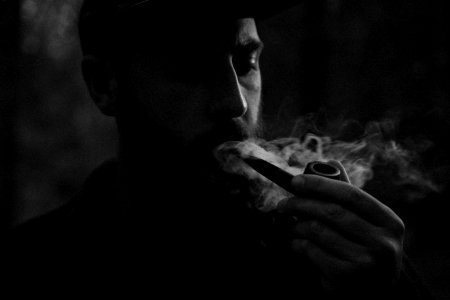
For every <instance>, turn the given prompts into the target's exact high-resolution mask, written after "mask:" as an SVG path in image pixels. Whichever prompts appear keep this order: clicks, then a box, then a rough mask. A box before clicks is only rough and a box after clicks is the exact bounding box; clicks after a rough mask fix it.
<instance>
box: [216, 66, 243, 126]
mask: <svg viewBox="0 0 450 300" xmlns="http://www.w3.org/2000/svg"><path fill="white" fill-rule="evenodd" d="M213 81H214V84H213V91H212V93H213V94H212V101H211V105H212V109H211V110H212V116H213V117H214V118H218V119H222V120H224V119H232V118H238V117H242V116H243V115H245V113H246V112H247V109H248V104H247V101H246V100H245V97H244V95H243V94H242V88H241V85H240V83H239V79H238V77H237V75H236V71H235V70H234V67H233V61H232V58H231V57H227V58H226V59H225V62H224V64H223V68H220V71H219V74H218V75H217V77H216V78H214V79H213Z"/></svg>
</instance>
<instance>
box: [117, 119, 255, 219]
mask: <svg viewBox="0 0 450 300" xmlns="http://www.w3.org/2000/svg"><path fill="white" fill-rule="evenodd" d="M119 125H120V124H119ZM137 125H138V124H136V126H130V127H128V128H129V129H128V130H127V128H124V127H120V126H119V130H121V131H120V137H121V143H120V144H121V147H120V148H121V154H120V157H121V158H120V159H119V160H122V161H124V162H125V165H126V166H127V174H128V175H127V177H129V178H130V177H132V180H131V185H132V190H133V191H134V194H135V197H134V198H141V197H136V196H137V194H140V195H143V194H144V195H145V194H147V195H148V198H150V197H153V196H154V195H162V196H163V198H164V199H171V200H172V201H170V200H164V201H167V202H168V203H171V205H172V204H173V205H175V206H177V207H178V208H179V209H181V210H183V211H191V210H194V211H202V210H204V208H205V207H208V209H212V210H215V211H218V210H221V211H223V210H226V211H229V210H233V209H235V208H236V207H235V206H236V205H237V204H238V206H242V205H243V203H247V202H248V201H245V200H242V199H243V198H248V197H250V193H249V190H248V188H249V184H248V181H247V179H245V178H243V177H241V176H237V175H231V174H229V173H226V172H224V171H223V167H222V166H221V165H220V163H219V162H218V161H217V159H216V158H215V156H214V151H215V149H216V147H217V146H219V145H221V144H223V143H224V142H228V141H243V140H246V139H248V138H254V137H256V136H257V135H259V134H260V128H261V126H260V124H259V123H258V124H255V125H254V126H249V125H248V124H247V123H246V122H245V121H243V120H241V119H232V120H230V121H229V122H223V123H220V124H216V126H215V127H213V128H212V129H211V130H209V131H207V132H204V133H202V134H200V135H197V136H196V137H195V138H193V139H191V140H186V139H183V138H181V137H179V135H177V134H174V133H173V132H171V131H170V130H168V129H166V128H163V127H161V126H159V125H158V124H156V123H154V122H150V123H149V122H147V125H146V126H145V127H142V126H141V125H140V126H137ZM133 127H134V128H133ZM143 132H144V133H145V134H143ZM149 190H151V191H149ZM158 205H162V203H158Z"/></svg>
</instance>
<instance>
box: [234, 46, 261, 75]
mask: <svg viewBox="0 0 450 300" xmlns="http://www.w3.org/2000/svg"><path fill="white" fill-rule="evenodd" d="M233 67H234V70H235V71H236V75H237V76H239V77H241V76H246V75H247V74H249V73H250V72H251V71H257V70H258V68H259V52H258V51H251V52H245V51H239V52H236V53H235V54H234V56H233Z"/></svg>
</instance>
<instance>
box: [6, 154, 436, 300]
mask: <svg viewBox="0 0 450 300" xmlns="http://www.w3.org/2000/svg"><path fill="white" fill-rule="evenodd" d="M114 174H116V163H115V162H114V161H110V162H107V163H105V164H103V165H102V166H101V167H100V168H98V169H96V170H95V171H94V172H93V173H92V174H91V176H90V177H89V178H88V180H87V181H86V183H85V185H84V188H83V190H82V192H81V193H80V194H79V195H78V196H77V197H76V198H75V199H74V200H73V201H71V202H70V203H69V204H67V205H65V206H63V207H61V208H60V209H57V210H55V211H53V212H51V213H49V214H47V215H44V216H41V217H39V218H36V219H34V220H31V221H29V222H27V223H25V224H23V225H21V226H19V227H17V228H15V229H14V230H13V231H12V232H11V234H10V236H9V242H8V245H7V249H8V250H9V251H8V254H7V256H6V258H7V264H6V265H7V268H5V270H6V272H7V274H6V275H7V277H6V278H8V281H7V283H8V285H9V287H10V288H13V289H14V291H15V292H18V293H23V292H25V293H29V292H31V293H43V294H57V295H58V293H62V294H60V295H71V294H79V293H81V294H85V293H87V292H88V291H89V294H92V293H95V292H96V293H100V294H102V295H104V296H106V295H110V296H117V294H118V293H123V292H125V293H127V295H128V296H130V297H131V294H133V293H136V295H140V296H155V297H158V298H159V296H158V295H164V297H162V298H172V297H175V296H182V297H190V296H193V297H196V298H209V299H214V298H219V297H223V296H227V295H228V296H231V297H233V298H237V297H239V298H240V297H245V296H247V297H250V298H251V299H253V298H255V299H256V298H272V299H273V298H276V299H284V298H288V297H289V298H290V299H295V298H298V299H327V298H335V297H338V296H339V295H326V294H325V293H324V292H323V291H322V290H321V287H320V284H319V282H320V281H319V279H318V278H319V277H318V274H317V273H316V271H315V269H314V268H313V267H312V266H311V265H310V264H309V262H308V261H306V260H302V259H300V258H296V257H291V256H290V252H289V251H286V245H283V240H282V238H279V237H277V236H276V234H274V232H276V230H275V229H274V227H276V226H275V225H274V224H273V216H271V217H270V218H268V217H267V216H264V217H261V216H260V215H254V214H252V213H249V212H247V213H244V214H241V215H236V216H233V218H236V219H239V218H241V219H242V222H234V223H233V224H239V226H233V225H230V227H227V228H226V229H225V228H222V229H217V230H219V231H220V230H223V231H220V232H221V233H223V234H217V231H215V230H212V229H211V230H209V226H210V224H209V222H207V221H206V220H211V221H212V222H214V221H213V219H212V218H209V219H208V217H206V218H205V219H202V218H201V217H198V216H196V215H195V214H193V213H192V212H186V214H185V215H184V216H183V217H180V215H177V214H175V213H174V214H172V213H170V212H169V213H168V212H167V211H162V212H158V210H156V212H152V211H149V212H144V213H143V215H146V216H148V218H150V219H151V221H150V222H148V221H145V222H143V221H142V220H140V218H139V217H136V216H133V217H130V216H129V215H127V214H126V211H127V207H126V205H125V204H124V203H122V202H121V201H120V199H119V198H118V197H117V191H116V190H115V176H114ZM157 197H161V198H164V195H158V196H157ZM211 214H212V215H213V214H214V213H211ZM186 215H187V216H186ZM172 218H173V219H172ZM200 220H201V221H200ZM248 220H252V221H251V222H248ZM233 221H235V220H233ZM230 223H232V222H230ZM250 223H251V225H249V224H250ZM144 224H145V225H144ZM174 224H175V225H174ZM255 224H257V225H255ZM211 227H212V226H211ZM261 228H262V229H261ZM199 231H201V234H197V232H199ZM226 231H227V233H225V232H226ZM217 235H219V236H220V238H217V237H216V236H217ZM348 292H350V294H351V295H352V296H353V297H354V298H355V299H380V297H383V298H388V299H395V298H397V299H431V296H430V295H429V293H428V290H427V289H426V288H425V287H424V286H423V284H422V283H421V281H420V279H419V277H418V276H417V274H416V272H415V271H414V270H413V269H412V267H411V264H410V262H409V260H408V259H407V258H406V257H405V264H404V269H403V270H402V276H401V279H400V281H399V283H398V284H397V285H396V286H395V287H393V288H391V289H389V290H380V291H365V290H361V289H359V288H358V286H355V287H354V288H353V289H352V291H348ZM345 296H346V299H349V296H348V295H345ZM63 298H64V297H63Z"/></svg>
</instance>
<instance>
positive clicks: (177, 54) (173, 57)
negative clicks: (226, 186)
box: [117, 18, 262, 166]
mask: <svg viewBox="0 0 450 300" xmlns="http://www.w3.org/2000/svg"><path fill="white" fill-rule="evenodd" d="M142 26H143V25H142ZM142 26H141V27H142ZM145 26H148V27H151V28H149V30H148V31H147V30H142V33H139V34H136V35H133V37H129V39H128V40H127V41H126V44H125V45H126V48H127V50H126V51H125V53H126V55H125V57H126V58H125V59H123V60H121V63H120V66H119V67H118V70H119V71H118V74H117V78H118V80H117V81H118V86H119V90H120V97H119V105H118V107H119V110H118V114H117V119H118V124H119V130H120V131H121V135H122V137H123V141H125V143H131V144H133V145H134V147H140V145H141V146H142V147H144V148H145V147H147V146H150V148H152V149H154V148H155V147H161V148H162V149H161V151H160V152H161V153H171V152H173V151H171V150H173V147H176V148H177V149H176V150H177V151H179V153H185V154H189V155H191V158H192V159H194V157H195V159H197V160H198V161H197V163H198V165H199V166H200V165H201V164H202V162H201V160H204V161H206V160H207V159H209V158H208V157H209V155H210V154H212V152H213V149H214V148H215V147H216V146H217V145H219V144H221V143H223V142H225V141H228V140H242V139H245V138H247V137H249V136H253V135H255V134H256V132H257V129H258V122H259V113H260V101H261V75H260V70H259V55H260V53H261V50H262V43H261V41H260V39H259V37H258V33H257V29H256V25H255V21H254V19H252V18H244V19H236V20H214V19H213V18H211V19H204V20H190V19H188V18H186V20H184V21H183V20H166V23H160V24H153V25H145ZM158 26H159V27H158ZM155 27H156V28H155ZM164 148H165V149H166V150H168V151H165V150H164ZM169 148H170V149H171V150H170V149H169ZM204 161H203V162H204Z"/></svg>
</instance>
